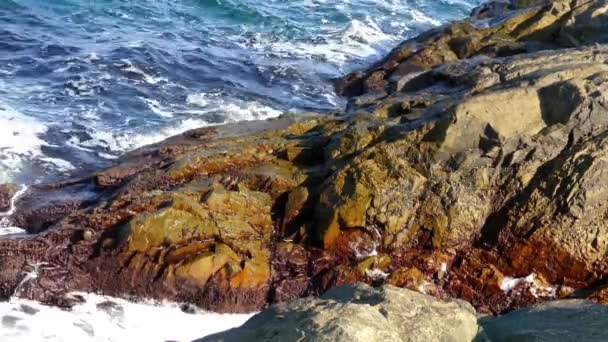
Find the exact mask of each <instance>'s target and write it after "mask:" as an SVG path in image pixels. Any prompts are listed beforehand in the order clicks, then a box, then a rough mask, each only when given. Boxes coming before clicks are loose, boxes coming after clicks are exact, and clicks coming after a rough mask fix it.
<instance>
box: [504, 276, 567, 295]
mask: <svg viewBox="0 0 608 342" xmlns="http://www.w3.org/2000/svg"><path fill="white" fill-rule="evenodd" d="M522 283H523V284H525V285H527V290H528V292H530V294H531V295H532V296H534V297H535V298H539V297H544V298H554V297H555V296H556V295H557V287H555V286H552V285H547V284H546V283H545V282H543V281H542V279H540V278H539V277H538V276H537V275H536V273H530V274H528V275H527V276H525V277H522V278H512V277H504V278H503V280H502V282H501V283H500V289H501V290H503V292H505V293H506V294H508V293H509V292H511V290H513V289H514V288H516V287H517V286H519V285H520V284H522Z"/></svg>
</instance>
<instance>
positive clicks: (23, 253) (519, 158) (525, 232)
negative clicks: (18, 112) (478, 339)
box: [0, 0, 608, 314]
mask: <svg viewBox="0 0 608 342" xmlns="http://www.w3.org/2000/svg"><path fill="white" fill-rule="evenodd" d="M605 6H606V2H605V1H600V0H592V1H585V2H579V1H570V0H553V1H510V2H505V1H499V2H490V3H488V4H486V5H484V6H482V7H480V8H478V9H476V10H475V11H474V13H473V15H472V17H471V18H469V19H467V20H464V21H462V22H455V23H451V24H449V25H446V26H443V27H440V28H435V29H433V30H430V31H428V32H426V33H424V34H422V35H420V36H418V37H416V38H414V39H412V40H409V41H406V42H404V43H403V44H401V45H400V46H399V47H398V48H396V49H395V50H394V51H393V52H392V53H391V54H390V55H389V56H388V57H387V58H386V59H384V60H382V61H380V62H379V63H378V64H377V65H374V66H373V67H372V68H370V69H369V70H366V71H362V72H356V73H354V74H351V75H347V76H346V77H345V78H343V79H342V80H341V81H339V83H340V84H339V87H340V89H341V91H342V93H343V94H348V95H350V96H351V98H350V99H349V102H350V106H349V108H348V113H328V114H325V115H315V114H304V113H303V114H300V115H286V116H282V117H281V118H278V119H274V120H268V121H253V122H246V123H238V124H228V125H222V126H216V127H208V128H201V129H196V130H193V131H190V132H186V133H184V134H181V135H178V136H176V137H173V138H170V139H168V140H166V141H164V142H161V143H158V144H155V145H151V146H146V147H143V148H141V149H139V150H136V151H133V152H131V153H129V154H127V155H125V156H124V157H122V158H120V159H119V160H118V161H117V162H116V165H114V166H113V167H111V168H109V169H107V170H100V171H99V172H97V173H95V174H93V175H90V176H89V177H85V178H81V179H75V180H68V181H66V182H63V183H59V184H37V185H34V186H32V187H31V188H30V190H29V191H28V192H27V193H26V194H24V196H22V197H20V199H19V201H18V206H17V207H18V208H17V210H16V211H15V213H14V214H13V215H12V217H11V220H12V221H13V222H14V223H15V224H16V225H18V226H20V227H23V228H25V229H27V231H28V233H30V235H28V236H12V237H0V267H1V268H2V272H0V298H8V297H10V296H12V295H13V293H14V292H15V288H16V287H17V286H18V285H19V283H20V281H21V279H22V275H23V271H24V270H28V269H30V268H31V267H33V266H32V265H38V266H36V267H38V277H37V278H36V281H35V282H32V283H30V284H28V286H24V287H23V286H22V287H20V291H19V296H21V297H25V298H29V299H36V300H41V301H43V302H47V303H50V304H56V305H62V306H69V305H71V303H73V302H74V301H73V299H70V297H66V295H67V294H68V293H70V292H74V291H93V292H103V293H107V294H109V295H129V296H131V297H135V298H154V299H167V300H173V301H179V302H184V303H190V304H193V305H196V306H200V307H202V308H204V309H207V310H213V311H219V312H251V311H256V310H260V309H262V308H264V307H266V306H267V305H268V304H271V303H277V302H284V301H291V300H295V299H297V298H300V297H307V296H319V295H323V294H324V293H325V292H327V291H328V290H330V289H331V288H333V287H336V286H341V285H345V284H351V283H355V282H365V283H368V284H373V285H378V286H381V285H385V284H390V285H394V286H399V287H403V288H408V289H413V290H415V291H418V292H423V293H427V294H429V295H433V296H435V297H437V298H450V297H453V298H461V299H465V300H467V301H469V302H470V303H471V304H472V305H473V306H474V307H475V308H476V309H477V310H478V311H480V312H483V313H490V314H501V313H505V312H509V311H512V310H515V309H518V308H521V307H527V306H531V305H534V304H536V303H539V302H543V301H550V300H555V299H565V298H571V297H574V296H581V295H582V296H585V297H588V298H590V299H592V300H595V301H597V302H601V303H605V302H608V300H606V298H607V297H608V295H606V292H607V291H606V289H605V284H606V279H607V277H608V258H607V257H606V255H608V230H607V229H606V227H607V224H606V223H607V219H606V218H607V217H608V205H607V204H606V203H608V191H606V189H608V178H607V177H605V174H606V170H607V168H608V165H606V160H608V157H607V155H606V154H607V151H608V143H607V141H608V95H607V94H608V45H607V44H605V43H604V40H603V39H604V37H605V36H604V34H605V33H606V30H605V29H604V26H605V23H606V21H605V20H604V18H605V13H604V8H605ZM569 37H570V38H574V39H575V40H576V42H574V41H573V40H572V39H570V38H569ZM596 43H597V44H596ZM355 96H357V97H358V98H357V99H354V97H355ZM72 298H73V297H72Z"/></svg>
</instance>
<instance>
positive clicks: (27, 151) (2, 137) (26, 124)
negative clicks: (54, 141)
mask: <svg viewBox="0 0 608 342" xmlns="http://www.w3.org/2000/svg"><path fill="white" fill-rule="evenodd" d="M46 130H47V128H46V126H44V125H43V124H42V123H40V122H39V121H38V120H36V119H34V118H31V117H28V116H25V115H23V114H21V113H19V112H17V111H16V110H14V109H13V108H11V107H10V106H7V105H5V104H3V103H0V183H9V182H11V181H12V179H13V177H14V175H16V174H18V173H19V172H20V170H21V168H22V166H23V161H24V160H26V159H32V158H34V157H35V156H39V155H41V150H40V148H41V146H43V145H46V143H45V142H44V141H43V140H42V139H41V138H40V135H41V134H43V133H45V132H46Z"/></svg>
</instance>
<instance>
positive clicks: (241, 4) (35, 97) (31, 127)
mask: <svg viewBox="0 0 608 342" xmlns="http://www.w3.org/2000/svg"><path fill="white" fill-rule="evenodd" d="M480 1H481V0H350V1H338V0H294V1H286V0H265V1H261V0H0V183H2V182H9V181H10V182H18V183H31V182H36V181H41V180H49V179H53V178H56V177H59V176H62V175H65V174H68V173H72V174H73V173H84V172H88V171H90V170H92V169H95V168H98V167H102V166H105V165H108V163H109V162H111V160H112V159H113V158H116V156H118V155H120V153H123V152H124V151H126V150H130V149H133V148H136V147H138V146H141V145H143V144H146V143H152V142H156V141H158V140H161V139H162V138H164V137H166V136H169V135H172V134H176V133H179V132H181V131H184V130H186V129H188V128H194V127H197V126H202V125H209V124H217V123H222V122H226V121H239V120H252V119H258V118H267V117H272V116H276V115H279V114H280V113H282V112H288V111H292V112H297V111H310V110H313V111H326V110H335V109H341V108H343V106H344V103H343V100H342V99H340V98H337V97H336V96H335V94H334V93H333V88H332V85H331V82H330V80H331V79H332V78H334V77H337V76H339V75H342V74H344V73H346V72H349V71H352V70H354V69H357V68H362V67H365V66H366V65H369V64H370V63H371V62H373V61H374V60H377V59H379V58H380V57H381V56H382V55H383V54H385V53H386V52H387V51H389V50H390V49H391V48H392V47H394V46H395V45H396V44H398V43H399V42H400V41H402V40H404V39H406V38H408V37H411V36H413V35H415V34H416V33H419V32H420V31H422V30H424V29H427V28H429V27H431V26H434V25H439V24H441V23H444V22H446V21H448V20H452V19H456V18H460V17H463V16H464V15H466V14H467V13H468V12H469V11H470V9H471V8H472V7H473V6H474V5H477V4H478V3H479V2H480Z"/></svg>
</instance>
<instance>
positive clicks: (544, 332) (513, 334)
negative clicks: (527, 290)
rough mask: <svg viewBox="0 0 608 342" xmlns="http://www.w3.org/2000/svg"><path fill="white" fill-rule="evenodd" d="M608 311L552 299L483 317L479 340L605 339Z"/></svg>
mask: <svg viewBox="0 0 608 342" xmlns="http://www.w3.org/2000/svg"><path fill="white" fill-rule="evenodd" d="M607 314H608V307H606V306H603V305H598V304H593V303H591V302H588V301H584V300H564V301H555V302H548V303H544V304H541V305H538V306H536V307H533V308H529V309H522V310H517V311H515V312H512V313H509V314H507V315H505V316H501V317H497V318H491V317H485V318H482V319H480V321H479V325H480V326H481V328H482V330H483V333H482V334H480V336H479V338H478V339H477V341H480V342H481V341H492V342H501V341H602V340H606V339H607V338H608V332H606V329H605V325H606V317H607V316H606V315H607Z"/></svg>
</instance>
